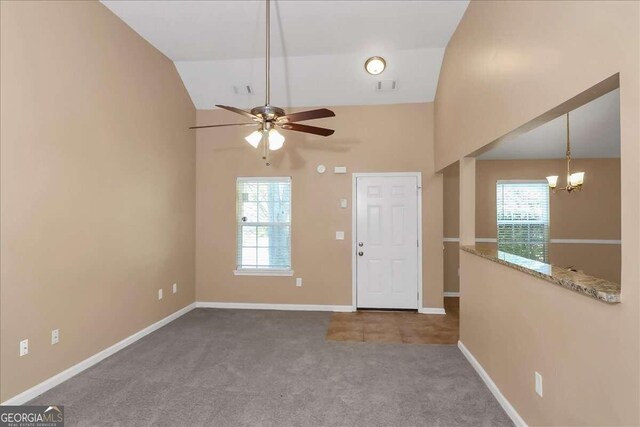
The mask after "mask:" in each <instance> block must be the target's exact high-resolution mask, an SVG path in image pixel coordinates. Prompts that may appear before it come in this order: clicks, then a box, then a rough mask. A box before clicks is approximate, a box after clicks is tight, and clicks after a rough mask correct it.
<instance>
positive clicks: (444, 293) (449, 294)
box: [442, 292, 460, 298]
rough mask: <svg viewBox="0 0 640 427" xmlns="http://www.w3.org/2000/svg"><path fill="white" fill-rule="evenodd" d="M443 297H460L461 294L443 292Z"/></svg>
mask: <svg viewBox="0 0 640 427" xmlns="http://www.w3.org/2000/svg"><path fill="white" fill-rule="evenodd" d="M442 296H444V297H445V298H446V297H459V296H460V292H443V293H442Z"/></svg>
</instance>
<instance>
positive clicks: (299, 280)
mask: <svg viewBox="0 0 640 427" xmlns="http://www.w3.org/2000/svg"><path fill="white" fill-rule="evenodd" d="M296 286H297V287H300V286H302V277H296Z"/></svg>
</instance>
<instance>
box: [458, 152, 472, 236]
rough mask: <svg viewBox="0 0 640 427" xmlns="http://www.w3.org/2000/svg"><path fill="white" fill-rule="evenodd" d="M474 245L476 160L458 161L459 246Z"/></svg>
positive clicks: (467, 158)
mask: <svg viewBox="0 0 640 427" xmlns="http://www.w3.org/2000/svg"><path fill="white" fill-rule="evenodd" d="M475 244H476V159H475V158H474V157H464V158H462V159H460V245H461V246H464V245H475Z"/></svg>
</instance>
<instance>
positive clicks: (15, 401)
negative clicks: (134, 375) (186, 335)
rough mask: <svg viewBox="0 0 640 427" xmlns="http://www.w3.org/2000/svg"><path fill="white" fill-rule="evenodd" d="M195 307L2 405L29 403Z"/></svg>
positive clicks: (140, 332)
mask: <svg viewBox="0 0 640 427" xmlns="http://www.w3.org/2000/svg"><path fill="white" fill-rule="evenodd" d="M195 307H196V304H195V303H191V304H189V305H188V306H186V307H184V308H181V309H180V310H178V311H176V312H175V313H173V314H170V315H169V316H167V317H165V318H164V319H162V320H159V321H157V322H156V323H154V324H152V325H150V326H147V327H146V328H144V329H143V330H141V331H138V332H136V333H135V334H133V335H131V336H129V337H127V338H125V339H123V340H122V341H120V342H118V343H116V344H114V345H112V346H111V347H108V348H105V349H104V350H102V351H100V352H99V353H96V354H94V355H93V356H91V357H89V358H87V359H85V360H83V361H82V362H80V363H78V364H76V365H73V366H72V367H70V368H69V369H65V370H64V371H62V372H60V373H59V374H56V375H54V376H52V377H51V378H49V379H47V380H44V381H43V382H41V383H40V384H37V385H35V386H33V387H31V388H30V389H28V390H25V391H23V392H22V393H20V394H18V395H16V396H14V397H12V398H10V399H8V400H6V401H4V402H2V405H23V404H25V403H26V402H28V401H30V400H31V399H34V398H35V397H38V396H40V395H41V394H42V393H44V392H45V391H47V390H50V389H52V388H53V387H55V386H57V385H58V384H60V383H63V382H64V381H66V380H68V379H69V378H71V377H74V376H75V375H78V374H79V373H80V372H82V371H84V370H85V369H88V368H90V367H92V366H93V365H95V364H97V363H98V362H100V361H102V360H104V359H106V358H107V357H109V356H111V355H112V354H114V353H117V352H118V351H120V350H122V349H123V348H125V347H127V346H129V345H131V344H133V343H134V342H136V341H138V340H139V339H140V338H143V337H144V336H146V335H149V334H150V333H151V332H154V331H156V330H158V329H160V328H161V327H163V326H164V325H166V324H167V323H169V322H171V321H173V320H175V319H177V318H178V317H180V316H182V315H184V314H186V313H188V312H189V311H191V310H193V309H194V308H195Z"/></svg>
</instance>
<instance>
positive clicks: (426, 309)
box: [418, 307, 447, 314]
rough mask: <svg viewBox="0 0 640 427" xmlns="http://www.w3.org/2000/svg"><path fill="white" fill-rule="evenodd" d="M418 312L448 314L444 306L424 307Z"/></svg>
mask: <svg viewBox="0 0 640 427" xmlns="http://www.w3.org/2000/svg"><path fill="white" fill-rule="evenodd" d="M418 313H420V314H447V313H445V311H444V308H439V307H435V308H434V307H422V308H419V309H418Z"/></svg>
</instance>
